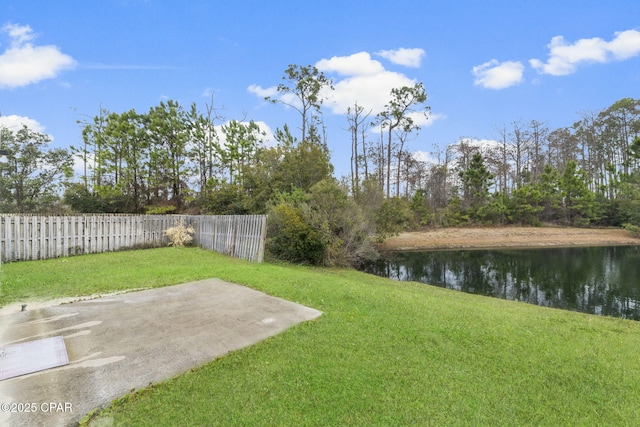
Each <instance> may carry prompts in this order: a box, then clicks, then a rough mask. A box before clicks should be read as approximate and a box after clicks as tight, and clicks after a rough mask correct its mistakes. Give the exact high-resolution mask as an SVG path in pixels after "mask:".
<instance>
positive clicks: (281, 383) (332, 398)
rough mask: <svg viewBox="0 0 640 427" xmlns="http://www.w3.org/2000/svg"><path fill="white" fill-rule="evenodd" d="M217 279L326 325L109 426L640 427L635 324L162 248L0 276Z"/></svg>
mask: <svg viewBox="0 0 640 427" xmlns="http://www.w3.org/2000/svg"><path fill="white" fill-rule="evenodd" d="M208 277H218V278H221V279H224V280H227V281H230V282H234V283H239V284H244V285H247V286H250V287H252V288H254V289H258V290H262V291H265V292H267V293H269V294H271V295H275V296H278V297H282V298H286V299H289V300H291V301H296V302H299V303H302V304H305V305H308V306H310V307H314V308H317V309H319V310H322V311H323V312H324V314H323V316H322V317H321V318H319V319H317V320H315V321H312V322H307V323H303V324H301V325H298V326H296V327H294V328H292V329H290V330H288V331H287V332H285V333H283V334H280V335H278V336H276V337H272V338H270V339H268V340H266V341H263V342H261V343H259V344H257V345H255V346H252V347H250V348H247V349H244V350H240V351H237V352H234V353H232V354H229V355H227V356H225V357H222V358H220V359H218V360H216V361H214V362H212V363H210V364H208V365H206V366H203V367H201V368H198V369H195V370H193V371H190V372H188V373H186V374H184V375H181V376H179V377H177V378H174V379H171V380H169V381H167V382H165V383H162V384H158V385H155V386H153V387H151V388H149V389H146V390H142V391H138V392H137V393H134V394H132V395H129V396H127V397H125V398H123V399H121V400H119V401H117V402H115V403H114V404H113V405H112V406H111V407H110V408H108V409H107V410H105V411H103V412H102V413H101V414H100V417H99V418H98V419H97V420H94V421H99V422H105V424H106V425H111V423H112V422H113V423H114V425H132V426H144V425H149V426H213V425H221V426H253V425H260V426H267V425H268V426H271V425H274V426H371V425H384V426H413V425H434V426H442V425H465V426H467V425H490V426H494V425H506V426H522V425H547V426H559V425H571V426H575V425H594V426H595V425H597V426H602V425H611V426H621V425H634V424H636V423H637V422H638V420H640V403H639V402H640V357H639V354H640V323H638V322H633V321H628V320H621V319H612V318H602V317H596V316H590V315H584V314H578V313H570V312H564V311H559V310H554V309H545V308H541V307H537V306H533V305H528V304H524V303H517V302H509V301H503V300H498V299H492V298H487V297H481V296H474V295H469V294H463V293H457V292H454V291H448V290H445V289H441V288H438V287H432V286H427V285H423V284H418V283H406V282H395V281H391V280H388V279H383V278H379V277H375V276H371V275H366V274H363V273H359V272H356V271H352V270H333V269H321V268H308V267H300V266H290V265H275V264H268V263H264V264H252V263H248V262H245V261H241V260H236V259H231V258H227V257H225V256H222V255H219V254H215V253H212V252H208V251H205V250H201V249H193V248H188V249H175V248H164V249H153V250H145V251H131V252H119V253H109V254H100V255H86V256H78V257H73V258H65V259H55V260H47V261H36V262H23V263H14V264H6V265H3V266H2V279H3V287H2V295H1V297H0V303H1V304H6V303H8V302H12V301H13V302H19V301H21V300H25V299H35V298H51V297H59V296H75V295H85V294H93V293H99V292H108V291H115V290H123V289H127V288H144V287H155V286H163V285H169V284H176V283H182V282H187V281H192V280H198V279H203V278H208Z"/></svg>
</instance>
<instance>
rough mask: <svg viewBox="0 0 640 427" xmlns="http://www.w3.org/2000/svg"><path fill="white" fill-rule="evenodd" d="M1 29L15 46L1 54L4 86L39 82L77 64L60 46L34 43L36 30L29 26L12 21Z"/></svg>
mask: <svg viewBox="0 0 640 427" xmlns="http://www.w3.org/2000/svg"><path fill="white" fill-rule="evenodd" d="M1 31H2V32H4V33H6V34H8V35H9V38H10V39H11V46H10V47H9V48H8V49H6V50H5V51H4V52H2V53H1V54H0V88H4V87H9V88H14V87H20V86H27V85H29V84H32V83H38V82H40V81H41V80H45V79H50V78H53V77H56V76H57V75H58V74H59V73H60V72H61V71H62V70H65V69H69V68H73V67H75V65H76V61H75V60H74V59H73V58H72V57H70V56H69V55H66V54H64V53H62V52H60V50H59V49H58V47H56V46H51V45H49V46H34V45H33V44H32V43H31V40H33V38H34V36H33V34H32V32H33V30H32V29H31V27H29V26H28V25H24V26H21V25H14V24H8V25H5V26H4V27H2V29H1Z"/></svg>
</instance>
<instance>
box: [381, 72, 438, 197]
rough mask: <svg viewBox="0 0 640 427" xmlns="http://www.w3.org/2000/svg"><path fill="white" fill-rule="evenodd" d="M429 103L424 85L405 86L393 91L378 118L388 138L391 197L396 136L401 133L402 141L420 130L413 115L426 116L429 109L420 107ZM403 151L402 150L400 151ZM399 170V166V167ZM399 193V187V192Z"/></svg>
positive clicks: (388, 194) (388, 187) (388, 192)
mask: <svg viewBox="0 0 640 427" xmlns="http://www.w3.org/2000/svg"><path fill="white" fill-rule="evenodd" d="M426 101H427V93H426V92H425V90H424V86H423V85H422V83H416V84H415V85H414V86H413V87H409V86H403V87H400V88H394V89H391V101H389V103H388V104H387V105H385V106H384V110H383V111H381V112H379V113H378V114H377V116H376V122H377V124H378V125H380V127H381V128H382V129H383V130H384V133H385V137H386V140H387V141H386V145H387V146H386V156H387V158H386V162H385V165H386V179H385V181H386V195H387V197H390V195H391V194H390V190H391V188H390V186H391V159H392V156H393V140H394V135H395V134H396V133H397V132H399V133H400V135H402V138H401V139H402V140H403V141H404V140H406V134H408V133H410V132H412V131H415V130H418V129H420V126H418V125H416V124H415V122H414V121H413V118H412V116H411V115H412V113H416V112H420V113H422V114H426V112H427V111H428V110H429V107H420V106H421V104H424V103H425V102H426ZM400 151H402V149H400ZM398 170H399V165H398ZM397 193H399V187H398V191H397Z"/></svg>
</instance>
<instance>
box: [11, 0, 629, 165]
mask: <svg viewBox="0 0 640 427" xmlns="http://www.w3.org/2000/svg"><path fill="white" fill-rule="evenodd" d="M289 64H298V65H315V66H317V67H318V68H320V69H322V70H323V71H324V72H325V74H326V75H328V76H329V77H332V78H333V79H334V85H335V87H336V90H335V91H333V92H332V94H331V95H332V100H329V101H327V102H326V112H325V123H326V125H327V127H328V145H329V148H330V150H331V152H332V161H333V163H334V165H335V166H336V175H337V176H340V175H344V174H347V173H348V169H349V147H350V145H349V144H350V135H349V133H348V131H346V130H345V129H346V128H347V122H346V118H345V115H344V113H345V111H346V107H347V106H349V105H353V103H354V102H355V101H358V103H359V104H361V105H365V106H367V107H369V108H371V109H373V113H374V114H375V113H376V112H377V111H379V110H380V109H381V107H382V106H383V105H384V103H385V102H386V101H387V100H388V99H389V92H390V89H391V88H392V87H394V86H399V85H412V84H413V83H416V82H422V83H423V84H424V87H425V89H426V92H427V95H428V99H427V105H429V106H430V107H431V117H430V119H429V120H428V121H426V122H425V123H424V124H423V126H422V129H421V131H420V132H419V135H418V136H417V137H416V138H415V139H414V140H412V141H411V142H410V143H409V149H411V150H413V151H421V152H424V153H429V152H432V151H434V147H435V146H438V147H440V149H442V148H443V147H445V146H447V145H449V144H453V143H455V142H457V141H458V140H459V139H460V138H463V137H464V138H473V139H478V140H491V139H496V138H498V137H499V133H498V130H497V129H498V128H501V127H503V126H505V125H506V126H507V128H508V127H509V125H510V124H511V123H512V122H514V121H519V120H521V121H523V122H525V123H526V122H529V121H530V120H537V121H540V122H544V123H545V124H546V125H547V126H548V127H549V128H550V129H556V128H559V127H563V126H570V125H571V124H572V123H573V122H575V121H577V120H579V118H580V114H581V113H584V112H591V111H597V110H601V109H604V108H606V107H608V106H609V105H611V104H612V103H613V102H615V101H617V100H618V99H621V98H624V97H632V98H640V2H638V1H635V0H626V1H621V0H608V1H606V2H604V1H592V0H582V1H573V0H570V1H563V0H554V1H547V0H539V1H528V2H520V1H513V0H509V1H502V0H484V1H472V0H464V1H446V0H437V1H434V0H424V1H417V0H405V1H402V2H397V1H382V0H368V1H360V0H352V1H348V2H347V1H334V0H326V1H322V2H307V1H300V0H296V1H291V0H279V1H257V0H256V1H249V0H244V1H243V0H239V1H199V0H191V1H184V2H178V1H167V0H162V1H161V0H102V1H67V0H59V1H25V0H3V1H2V3H1V4H0V115H1V117H0V124H2V125H5V126H16V124H17V123H19V122H22V123H27V124H28V125H29V126H31V127H33V128H35V129H36V130H38V131H41V132H44V133H48V134H50V135H51V136H52V137H53V143H52V145H53V146H63V147H68V146H70V145H79V144H80V143H81V133H80V126H79V125H78V124H77V123H76V121H77V120H84V119H87V118H89V117H93V116H95V115H96V114H97V113H98V111H99V108H100V106H102V107H103V108H106V109H107V110H109V111H113V112H118V113H120V112H123V111H127V110H130V109H135V110H136V111H138V112H147V111H148V110H149V108H151V107H153V106H156V105H158V104H159V103H160V101H166V100H167V99H172V100H175V101H178V102H179V103H180V104H182V105H183V106H184V107H185V108H188V107H189V106H190V105H191V103H193V102H195V103H196V104H198V106H199V107H201V109H202V110H203V111H204V106H205V103H208V102H211V96H212V95H213V96H214V104H215V106H216V107H218V108H220V109H221V110H220V111H219V114H220V115H222V116H224V118H225V119H226V120H231V119H238V120H239V119H242V118H244V117H246V118H247V119H253V120H255V121H257V122H260V123H261V124H263V126H264V127H265V129H270V130H271V131H274V130H275V129H276V128H278V127H282V125H283V124H284V123H288V124H289V126H290V127H291V128H293V129H294V130H295V129H296V128H297V126H298V124H299V118H298V117H297V116H296V114H295V113H294V112H293V111H292V110H291V109H287V108H285V107H284V106H282V105H273V104H267V103H265V102H264V101H263V99H262V98H263V95H264V94H270V93H273V88H274V87H275V86H276V85H277V84H279V83H280V82H281V78H282V76H283V73H284V70H285V69H286V68H287V66H288V65H289Z"/></svg>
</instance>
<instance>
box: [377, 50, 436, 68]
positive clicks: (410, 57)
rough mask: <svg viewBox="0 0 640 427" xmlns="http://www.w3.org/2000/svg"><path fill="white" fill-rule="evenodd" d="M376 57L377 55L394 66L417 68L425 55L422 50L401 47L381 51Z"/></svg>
mask: <svg viewBox="0 0 640 427" xmlns="http://www.w3.org/2000/svg"><path fill="white" fill-rule="evenodd" d="M376 55H379V56H381V57H383V58H385V59H388V60H389V61H391V62H393V63H394V64H398V65H404V66H405V67H412V68H418V67H420V62H421V61H422V58H423V57H424V55H425V51H424V49H420V48H411V49H407V48H404V47H401V48H400V49H393V50H381V51H379V52H376Z"/></svg>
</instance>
